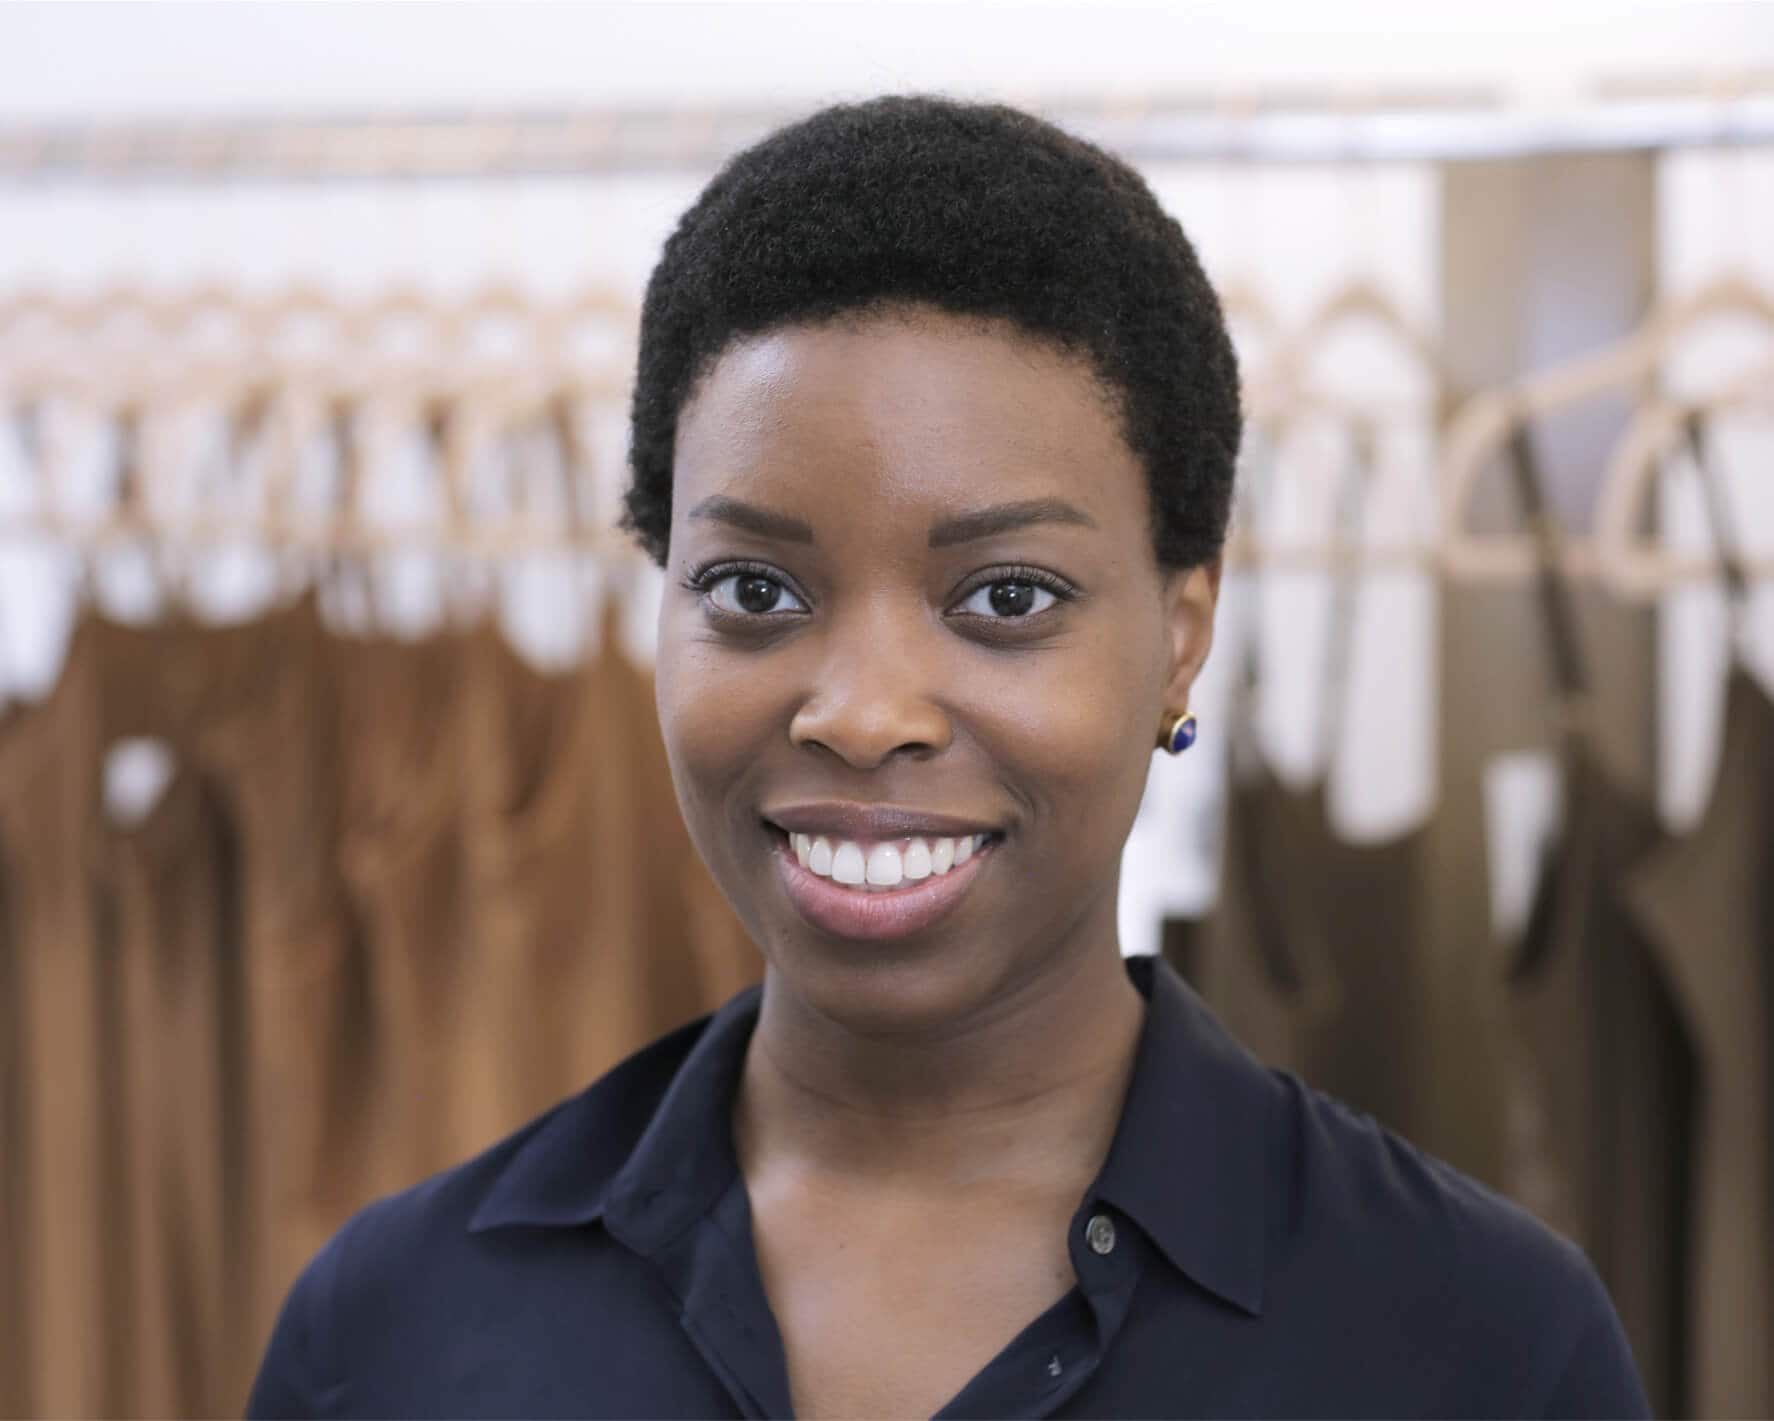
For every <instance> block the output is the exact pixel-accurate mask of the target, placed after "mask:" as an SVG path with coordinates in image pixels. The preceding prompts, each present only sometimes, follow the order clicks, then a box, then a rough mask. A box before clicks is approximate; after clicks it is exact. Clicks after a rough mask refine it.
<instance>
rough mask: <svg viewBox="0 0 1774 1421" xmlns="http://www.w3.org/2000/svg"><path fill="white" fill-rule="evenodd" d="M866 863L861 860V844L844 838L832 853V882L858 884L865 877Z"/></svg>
mask: <svg viewBox="0 0 1774 1421" xmlns="http://www.w3.org/2000/svg"><path fill="white" fill-rule="evenodd" d="M867 876H868V875H867V865H866V864H865V863H864V862H863V857H862V845H860V844H853V843H851V842H850V840H848V839H846V840H844V842H843V843H841V844H839V845H838V847H837V850H836V852H834V853H833V854H832V881H833V882H834V883H849V884H852V885H854V884H858V883H861V882H863V881H864V880H865V879H866V878H867Z"/></svg>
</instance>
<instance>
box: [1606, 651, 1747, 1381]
mask: <svg viewBox="0 0 1774 1421" xmlns="http://www.w3.org/2000/svg"><path fill="white" fill-rule="evenodd" d="M1622 896H1623V898H1624V909H1625V912H1626V913H1627V915H1628V916H1629V917H1630V919H1631V921H1632V923H1633V925H1634V927H1635V929H1636V930H1637V931H1638V932H1639V933H1641V934H1642V935H1643V937H1644V940H1645V941H1646V943H1647V944H1648V945H1649V946H1650V947H1651V948H1652V949H1653V951H1654V952H1655V955H1656V958H1657V960H1658V962H1659V963H1660V964H1661V966H1662V967H1663V970H1664V971H1666V972H1667V973H1668V975H1669V977H1670V979H1671V981H1672V983H1673V986H1674V990H1675V993H1676V998H1677V1001H1678V1002H1679V1004H1680V1009H1681V1013H1682V1016H1683V1018H1684V1019H1685V1021H1686V1022H1687V1023H1688V1025H1689V1028H1690V1030H1691V1031H1692V1034H1693V1036H1694V1039H1695V1040H1696V1041H1697V1043H1698V1049H1699V1052H1700V1055H1701V1059H1702V1061H1703V1063H1704V1075H1705V1081H1706V1096H1705V1106H1704V1109H1703V1111H1702V1112H1701V1114H1700V1117H1699V1125H1698V1139H1697V1142H1696V1150H1695V1155H1696V1169H1695V1181H1694V1193H1693V1202H1694V1213H1695V1239H1694V1249H1693V1259H1692V1269H1691V1272H1690V1274H1689V1277H1688V1280H1687V1281H1688V1288H1687V1297H1688V1300H1689V1305H1690V1306H1691V1308H1692V1311H1693V1326H1692V1329H1691V1342H1690V1348H1691V1350H1690V1359H1691V1360H1690V1376H1691V1382H1692V1391H1691V1400H1692V1409H1693V1412H1694V1414H1696V1415H1700V1416H1768V1415H1774V1046H1771V1045H1770V1042H1771V1041H1774V702H1771V701H1770V699H1769V696H1768V693H1767V692H1766V690H1764V689H1763V688H1762V687H1761V686H1760V685H1758V684H1757V683H1756V682H1755V681H1754V679H1753V678H1752V677H1751V676H1750V674H1749V673H1748V672H1747V671H1745V670H1743V669H1742V668H1741V667H1739V668H1738V669H1736V670H1735V671H1734V672H1733V673H1732V676H1731V680H1730V684H1729V687H1728V689H1727V692H1726V698H1725V724H1724V736H1723V744H1722V747H1721V750H1720V755H1719V768H1718V775H1717V779H1716V781H1715V784H1714V788H1713V794H1712V800H1711V802H1710V804H1709V805H1708V806H1707V810H1706V813H1705V816H1704V817H1703V819H1702V820H1701V822H1700V824H1699V826H1698V827H1697V828H1696V829H1695V830H1694V831H1693V832H1692V833H1690V834H1688V835H1686V836H1684V837H1681V838H1678V839H1672V840H1670V841H1668V842H1665V843H1663V844H1660V845H1659V846H1657V847H1656V848H1655V849H1654V850H1652V851H1651V852H1650V853H1649V854H1647V855H1645V856H1644V858H1643V859H1641V860H1640V862H1639V863H1638V865H1637V867H1635V868H1634V869H1633V870H1632V872H1631V873H1630V874H1629V875H1627V878H1626V881H1625V886H1624V889H1623V895H1622Z"/></svg>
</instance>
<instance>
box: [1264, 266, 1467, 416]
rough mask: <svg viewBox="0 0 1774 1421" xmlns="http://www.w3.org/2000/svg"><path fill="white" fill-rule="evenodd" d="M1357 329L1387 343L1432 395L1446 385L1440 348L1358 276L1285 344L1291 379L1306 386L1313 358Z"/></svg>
mask: <svg viewBox="0 0 1774 1421" xmlns="http://www.w3.org/2000/svg"><path fill="white" fill-rule="evenodd" d="M1361 325H1367V326H1373V327H1375V328H1377V329H1378V330H1380V331H1381V332H1382V333H1384V334H1385V335H1387V336H1388V337H1390V338H1391V340H1392V343H1393V344H1394V345H1395V346H1397V347H1398V349H1399V350H1401V351H1403V352H1404V354H1406V355H1407V356H1409V357H1410V359H1411V361H1412V362H1413V363H1414V364H1415V365H1416V366H1417V367H1418V368H1419V369H1421V370H1422V371H1423V373H1424V374H1425V375H1426V376H1427V377H1428V378H1429V382H1430V384H1431V385H1432V386H1433V387H1434V388H1435V389H1437V390H1439V389H1441V388H1442V386H1443V385H1444V384H1445V383H1446V380H1445V376H1444V367H1443V362H1442V356H1441V346H1440V343H1439V342H1438V341H1437V340H1436V339H1435V338H1434V337H1433V336H1432V335H1431V334H1430V333H1429V332H1428V331H1427V330H1425V329H1424V328H1423V327H1422V326H1421V325H1419V324H1418V323H1417V321H1416V320H1415V319H1414V318H1413V317H1412V316H1411V315H1410V314H1409V313H1408V312H1406V311H1405V309H1404V308H1403V307H1402V306H1400V305H1399V304H1398V302H1397V301H1396V300H1394V299H1393V297H1392V294H1391V293H1390V292H1388V291H1386V290H1385V289H1384V288H1383V287H1381V286H1380V285H1379V284H1378V283H1376V282H1375V281H1373V280H1372V279H1371V278H1370V277H1367V276H1356V277H1354V278H1352V279H1351V280H1349V281H1347V282H1345V283H1344V284H1343V285H1342V286H1340V287H1338V288H1336V289H1335V290H1334V291H1332V292H1331V294H1330V295H1329V296H1328V297H1326V298H1325V299H1324V300H1323V301H1321V302H1320V303H1319V304H1318V306H1317V307H1316V308H1315V309H1314V310H1313V312H1312V314H1311V315H1309V316H1308V317H1307V318H1306V322H1305V324H1304V325H1303V326H1301V327H1300V330H1299V332H1298V333H1297V334H1296V335H1295V336H1294V338H1293V339H1292V340H1290V341H1289V342H1288V344H1287V349H1286V353H1285V359H1286V361H1287V365H1288V368H1289V371H1290V373H1291V374H1292V376H1293V377H1294V379H1295V380H1296V381H1297V382H1299V383H1301V384H1304V383H1305V379H1306V375H1305V372H1306V371H1307V369H1308V368H1309V365H1310V360H1311V357H1312V356H1313V355H1314V354H1315V353H1316V352H1317V351H1318V350H1319V349H1320V348H1321V347H1322V346H1324V345H1325V344H1326V343H1327V342H1328V341H1329V340H1330V339H1331V338H1332V337H1333V336H1335V335H1337V334H1338V333H1339V332H1340V331H1343V330H1345V329H1347V328H1348V327H1350V326H1361Z"/></svg>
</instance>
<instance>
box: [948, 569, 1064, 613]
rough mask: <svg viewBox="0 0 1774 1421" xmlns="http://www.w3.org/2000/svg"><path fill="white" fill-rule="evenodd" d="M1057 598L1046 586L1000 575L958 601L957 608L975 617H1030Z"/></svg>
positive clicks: (1042, 610) (1047, 606) (1044, 609)
mask: <svg viewBox="0 0 1774 1421" xmlns="http://www.w3.org/2000/svg"><path fill="white" fill-rule="evenodd" d="M1058 600H1059V598H1058V597H1057V596H1056V595H1055V594H1054V593H1053V591H1052V590H1051V589H1050V588H1046V587H1042V586H1040V585H1039V584H1037V583H1034V582H1024V581H1021V580H1018V579H1015V578H1000V579H998V581H996V582H988V583H986V584H985V585H984V586H982V587H977V588H975V589H974V590H973V591H972V592H970V593H969V594H968V595H967V597H966V599H965V600H963V601H962V602H961V604H960V610H961V611H963V612H968V613H971V614H972V615H973V616H976V617H990V618H991V619H993V620H994V621H1004V620H1007V619H1011V618H1017V617H1032V616H1034V615H1035V614H1036V613H1038V612H1045V611H1046V610H1047V609H1048V608H1049V607H1051V606H1052V605H1053V604H1054V603H1055V602H1057V601H1058Z"/></svg>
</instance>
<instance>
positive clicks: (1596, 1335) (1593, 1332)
mask: <svg viewBox="0 0 1774 1421" xmlns="http://www.w3.org/2000/svg"><path fill="white" fill-rule="evenodd" d="M1589 1281H1590V1284H1591V1287H1590V1297H1589V1307H1588V1322H1587V1325H1585V1326H1583V1327H1581V1328H1579V1330H1578V1333H1577V1341H1576V1344H1575V1345H1574V1346H1573V1347H1572V1349H1571V1355H1570V1359H1569V1360H1568V1361H1567V1362H1566V1363H1565V1367H1564V1371H1563V1372H1562V1373H1561V1374H1560V1376H1559V1379H1558V1381H1557V1382H1556V1383H1554V1385H1553V1388H1552V1394H1551V1395H1550V1396H1549V1397H1548V1399H1547V1402H1546V1406H1545V1409H1544V1410H1542V1411H1541V1412H1540V1413H1539V1414H1540V1415H1541V1416H1544V1417H1548V1418H1555V1417H1628V1418H1633V1421H1637V1418H1639V1417H1648V1416H1650V1414H1651V1404H1650V1402H1649V1401H1648V1400H1646V1398H1645V1389H1644V1386H1643V1384H1642V1383H1641V1382H1640V1381H1639V1375H1638V1365H1637V1363H1635V1362H1634V1361H1633V1357H1632V1348H1631V1346H1630V1345H1629V1344H1628V1342H1627V1340H1626V1330H1625V1329H1624V1328H1623V1327H1621V1325H1620V1319H1619V1317H1618V1316H1617V1315H1616V1313H1615V1312H1614V1305H1613V1303H1612V1301H1610V1300H1609V1298H1608V1294H1607V1290H1606V1289H1605V1288H1604V1287H1603V1286H1602V1283H1601V1280H1600V1279H1599V1278H1597V1277H1595V1275H1594V1274H1593V1273H1591V1274H1590V1276H1589Z"/></svg>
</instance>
